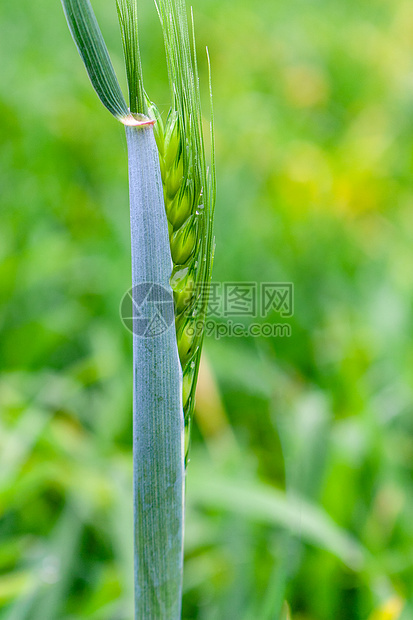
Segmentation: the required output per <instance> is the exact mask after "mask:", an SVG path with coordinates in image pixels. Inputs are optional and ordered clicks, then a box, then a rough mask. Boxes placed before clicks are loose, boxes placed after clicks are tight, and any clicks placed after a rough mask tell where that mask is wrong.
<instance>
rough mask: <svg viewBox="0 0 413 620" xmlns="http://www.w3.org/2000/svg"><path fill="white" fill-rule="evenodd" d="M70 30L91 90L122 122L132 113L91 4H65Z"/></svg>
mask: <svg viewBox="0 0 413 620" xmlns="http://www.w3.org/2000/svg"><path fill="white" fill-rule="evenodd" d="M62 5H63V10H64V13H65V16H66V20H67V23H68V26H69V30H70V32H71V35H72V37H73V40H74V42H75V44H76V47H77V49H78V52H79V54H80V56H81V58H82V60H83V63H84V65H85V68H86V71H87V74H88V76H89V79H90V81H91V82H92V86H93V88H94V89H95V91H96V94H97V95H98V97H99V99H100V100H101V102H102V103H103V105H104V106H105V107H106V108H107V109H108V110H109V112H110V113H111V114H113V116H114V117H115V118H117V119H119V120H122V119H123V118H125V117H127V116H129V109H128V106H127V104H126V101H125V98H124V96H123V93H122V90H121V88H120V85H119V82H118V79H117V77H116V74H115V70H114V68H113V65H112V62H111V60H110V57H109V52H108V49H107V47H106V43H105V41H104V39H103V36H102V32H101V30H100V28H99V25H98V23H97V20H96V17H95V14H94V12H93V9H92V5H91V4H90V2H89V0H62Z"/></svg>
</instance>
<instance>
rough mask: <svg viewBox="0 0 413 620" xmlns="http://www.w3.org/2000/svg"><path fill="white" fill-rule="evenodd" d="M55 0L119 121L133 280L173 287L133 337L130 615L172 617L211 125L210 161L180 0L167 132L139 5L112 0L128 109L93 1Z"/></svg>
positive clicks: (169, 24)
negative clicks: (162, 309) (149, 76)
mask: <svg viewBox="0 0 413 620" xmlns="http://www.w3.org/2000/svg"><path fill="white" fill-rule="evenodd" d="M155 2H156V0H155ZM62 4H63V8H64V11H65V14H66V18H67V22H68V25H69V28H70V30H71V33H72V36H73V39H74V41H75V43H76V45H77V48H78V51H79V53H80V55H81V57H82V59H83V61H84V64H85V66H86V69H87V72H88V75H89V77H90V79H91V82H92V84H93V86H94V88H95V90H96V92H97V94H98V96H99V98H100V100H101V101H102V103H103V104H104V105H105V106H106V108H107V109H108V110H109V111H110V112H111V113H112V114H113V115H114V116H115V118H117V119H118V120H120V121H121V122H122V123H123V124H124V125H125V127H126V136H127V143H128V159H129V188H130V213H131V247H132V284H133V285H134V286H138V285H139V284H142V283H148V282H149V283H151V284H154V285H156V286H158V287H161V288H162V290H163V291H168V290H169V291H171V296H172V290H173V297H174V314H175V327H176V331H175V330H174V329H173V327H171V328H168V329H165V330H164V331H163V332H162V333H161V334H157V335H156V337H152V338H142V337H140V336H139V335H137V334H134V340H133V352H134V355H133V364H134V412H133V423H134V424H133V452H134V455H133V456H134V522H135V539H134V540H135V618H136V619H137V620H138V619H139V620H178V619H179V618H180V616H181V598H182V565H183V523H184V501H183V499H184V460H185V455H186V453H187V447H186V448H185V447H184V422H185V423H186V430H187V433H186V438H187V439H188V437H189V429H190V420H191V414H192V410H193V407H194V391H195V385H196V379H197V374H198V369H199V362H200V354H201V347H202V340H203V333H204V330H203V325H204V322H205V316H206V309H207V303H208V288H207V287H208V284H209V281H210V276H211V267H212V260H213V239H212V219H213V212H214V203H215V173H214V167H215V165H214V148H213V122H212V120H211V138H212V142H211V143H212V158H211V165H210V166H207V163H206V156H205V148H204V138H203V133H202V119H201V106H200V93H199V84H198V72H197V64H196V58H195V44H194V40H193V39H192V42H191V41H190V37H189V30H188V22H187V17H186V9H185V4H184V2H183V0H174V1H173V2H172V0H159V2H158V3H157V5H156V6H157V10H158V14H159V17H160V21H161V26H162V31H163V35H164V41H165V51H166V59H167V65H168V73H169V81H170V86H171V93H172V107H171V111H170V113H169V115H168V118H167V120H166V124H165V128H164V126H163V123H162V119H161V117H160V114H159V112H158V110H157V108H156V106H155V105H154V104H153V103H151V101H150V99H149V98H148V96H147V94H146V92H145V89H144V86H143V79H142V67H141V60H140V54H139V41H138V15H137V4H136V0H117V10H118V16H119V22H120V26H121V33H122V40H123V46H124V54H125V64H126V74H127V79H128V86H129V107H128V105H127V104H126V102H125V99H124V98H123V94H122V91H121V89H120V86H119V83H118V81H117V78H116V75H115V72H114V69H113V66H112V64H111V61H110V58H109V54H108V51H107V48H106V45H105V42H104V39H103V37H102V34H101V32H100V29H99V26H98V24H97V21H96V18H95V15H94V13H93V10H92V7H91V4H90V2H89V0H62ZM192 25H193V20H192ZM192 31H193V28H192ZM208 64H209V59H208ZM210 81H211V80H210ZM211 109H212V108H211ZM187 443H188V442H187Z"/></svg>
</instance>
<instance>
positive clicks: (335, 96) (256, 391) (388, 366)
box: [0, 0, 413, 620]
mask: <svg viewBox="0 0 413 620" xmlns="http://www.w3.org/2000/svg"><path fill="white" fill-rule="evenodd" d="M140 5H141V7H140V9H141V12H140V14H141V39H142V53H143V62H144V75H145V86H146V89H147V91H148V93H149V95H150V97H151V98H152V99H153V100H154V101H155V102H156V103H157V105H158V106H159V108H160V110H161V111H162V112H163V114H164V116H165V114H166V112H167V110H168V108H169V90H168V84H167V79H166V69H165V61H164V52H163V44H162V37H161V30H160V27H159V24H158V21H157V15H156V12H155V9H154V6H153V4H152V3H151V0H141V2H140ZM94 6H95V9H96V12H97V15H98V17H99V21H100V24H101V27H102V30H103V32H104V35H105V38H106V40H107V43H108V46H109V48H110V51H111V54H112V58H113V62H114V65H115V67H116V70H117V72H118V74H119V76H120V79H121V81H122V85H124V84H125V78H124V75H123V72H122V71H123V70H122V66H123V60H122V50H121V43H120V35H119V30H118V26H117V21H116V8H115V2H114V0H95V2H94ZM194 14H195V21H196V27H197V51H198V55H199V64H200V78H201V84H202V88H203V92H204V94H205V106H204V111H205V117H206V122H207V120H208V92H207V91H208V84H207V80H208V77H207V65H206V60H205V51H204V50H205V46H206V45H208V48H209V52H210V56H211V63H212V72H213V86H214V105H215V121H216V145H217V181H218V199H217V205H216V224H215V234H216V253H215V264H214V280H215V281H216V282H256V283H258V285H259V284H260V283H261V282H292V283H293V284H294V306H295V307H294V315H293V316H292V317H291V318H288V319H283V320H284V321H285V322H287V323H288V325H290V327H291V336H290V337H274V338H268V337H258V338H257V337H242V338H240V337H238V338H236V337H224V338H220V339H216V338H214V337H209V338H208V339H207V341H206V344H205V356H204V361H203V365H202V371H201V375H200V382H199V393H198V401H197V410H196V416H195V424H194V429H193V440H192V447H191V452H190V459H191V460H190V464H189V469H188V476H187V480H188V483H187V514H186V519H187V523H186V547H185V593H184V607H183V609H184V611H183V618H184V620H192V619H194V620H195V619H196V620H279V618H283V619H287V618H291V620H398V619H399V618H400V620H412V618H413V607H412V606H411V603H410V602H409V600H410V598H411V594H412V592H413V560H412V558H413V552H412V548H413V527H412V523H413V497H412V491H413V477H412V470H413V465H412V464H413V399H412V379H413V330H412V319H413V305H412V302H413V247H412V239H413V174H412V173H413V4H412V3H411V2H410V1H408V0H396V1H394V2H391V1H390V0H358V1H357V2H356V1H355V0H345V1H339V0H261V2H248V1H247V0H236V1H235V0H220V1H218V0H196V2H194ZM128 218H129V214H128V189H127V158H126V142H125V137H124V131H123V128H122V126H121V125H120V124H119V123H117V122H116V121H115V120H114V119H113V118H112V117H111V116H110V115H109V114H108V112H107V111H106V110H105V109H104V108H103V107H102V106H101V104H100V103H99V101H98V99H97V97H96V95H95V93H94V92H93V90H92V88H91V86H90V84H89V82H88V79H87V76H86V73H85V71H84V68H83V66H82V63H81V61H80V59H79V57H78V55H77V52H76V49H75V47H74V45H73V42H72V40H71V38H70V35H69V32H68V30H67V26H66V23H65V20H64V16H63V12H62V9H61V6H60V2H58V1H56V2H50V1H49V0H37V1H36V2H31V1H29V0H21V1H19V2H6V1H3V2H1V5H0V332H1V337H0V412H1V413H0V619H1V620H83V619H90V620H132V618H133V584H132V564H133V549H132V512H131V511H132V505H131V474H132V463H131V420H132V417H131V408H132V394H131V385H132V372H131V336H130V334H129V333H128V332H127V331H126V329H125V328H124V327H123V325H122V323H121V321H120V318H119V304H120V300H121V298H122V295H123V294H124V292H125V291H126V290H127V289H128V288H129V286H130V280H131V273H130V250H129V221H128ZM222 320H223V321H224V322H225V321H228V318H224V319H222ZM242 320H243V322H244V323H245V325H247V326H248V324H249V322H253V321H256V319H253V318H251V317H244V318H243V319H242ZM262 320H263V321H264V319H262ZM265 320H266V321H267V322H270V323H276V322H278V321H279V320H280V317H279V315H277V313H276V312H274V313H273V314H272V315H270V316H269V317H266V319H265ZM285 601H287V602H288V603H286V602H285Z"/></svg>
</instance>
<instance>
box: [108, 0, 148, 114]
mask: <svg viewBox="0 0 413 620" xmlns="http://www.w3.org/2000/svg"><path fill="white" fill-rule="evenodd" d="M116 6H117V9H118V17H119V24H120V29H121V34H122V42H123V52H124V56H125V63H126V75H127V78H128V87H129V105H130V110H131V112H132V113H137V112H138V113H140V114H147V111H148V110H147V105H146V99H145V92H144V88H143V79H142V65H141V55H140V51H139V37H138V7H137V2H136V0H116Z"/></svg>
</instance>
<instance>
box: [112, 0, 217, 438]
mask: <svg viewBox="0 0 413 620" xmlns="http://www.w3.org/2000/svg"><path fill="white" fill-rule="evenodd" d="M155 2H156V0H155ZM156 7H157V10H158V15H159V18H160V21H161V26H162V32H163V36H164V43H165V51H166V59H167V65H168V75H169V84H170V89H171V96H172V106H171V109H170V111H169V114H168V116H167V119H166V122H165V125H164V124H163V122H162V119H161V115H160V113H159V111H158V109H157V107H156V105H155V104H154V103H152V102H150V101H149V99H146V100H145V97H144V89H143V84H142V70H141V63H140V56H139V44H138V20H137V11H136V2H135V1H134V0H118V11H119V15H120V23H121V29H122V39H123V43H124V53H125V60H126V66H127V67H128V84H129V95H130V105H131V111H132V112H145V113H148V114H149V116H150V117H151V118H153V119H154V120H156V125H155V128H154V133H155V139H156V143H157V146H158V151H159V161H160V168H161V175H162V183H163V189H164V199H165V210H166V216H167V218H168V229H169V237H170V244H171V256H172V261H173V264H174V269H173V272H172V276H171V281H170V282H171V286H172V289H173V292H174V300H175V316H176V333H177V342H178V351H179V358H180V361H181V365H182V371H183V395H182V397H183V409H184V415H185V423H186V428H187V438H188V436H189V429H190V422H191V416H192V411H193V408H194V402H195V399H194V394H195V387H196V380H197V376H198V370H199V362H200V356H201V348H202V341H203V335H204V329H203V325H204V323H205V316H206V311H207V303H208V287H209V282H210V278H211V269H212V261H213V239H212V222H213V214H214V205H215V161H214V125H213V114H212V97H211V162H210V164H209V165H208V164H207V161H206V154H205V146H204V137H203V130H202V112H201V103H200V102H201V96H200V91H199V79H198V69H197V62H196V55H195V41H194V38H193V39H192V41H191V40H190V37H189V30H188V21H187V15H186V8H185V3H184V2H183V0H175V1H171V0H158V2H156ZM191 17H192V13H191ZM192 32H194V28H193V18H192ZM132 67H133V70H129V68H132ZM208 67H209V57H208ZM137 84H138V85H139V88H138V87H137ZM137 91H139V96H138V95H137V94H136V92H137ZM210 93H211V80H210ZM145 104H146V105H145Z"/></svg>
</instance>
